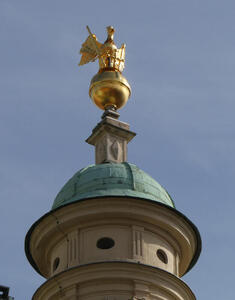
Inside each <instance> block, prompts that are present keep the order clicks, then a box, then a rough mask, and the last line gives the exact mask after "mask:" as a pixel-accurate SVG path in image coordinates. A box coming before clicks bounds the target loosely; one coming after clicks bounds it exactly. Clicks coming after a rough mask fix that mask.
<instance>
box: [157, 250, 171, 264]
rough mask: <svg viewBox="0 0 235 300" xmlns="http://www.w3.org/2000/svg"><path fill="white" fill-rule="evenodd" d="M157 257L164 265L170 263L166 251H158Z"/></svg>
mask: <svg viewBox="0 0 235 300" xmlns="http://www.w3.org/2000/svg"><path fill="white" fill-rule="evenodd" d="M157 257H158V258H159V259H160V261H162V262H163V263H164V264H167V263H168V257H167V255H166V253H165V251H163V250H161V249H158V250H157Z"/></svg>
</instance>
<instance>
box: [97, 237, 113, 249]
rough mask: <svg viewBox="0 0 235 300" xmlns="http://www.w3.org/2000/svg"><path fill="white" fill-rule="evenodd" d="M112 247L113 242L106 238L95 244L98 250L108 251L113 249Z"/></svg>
mask: <svg viewBox="0 0 235 300" xmlns="http://www.w3.org/2000/svg"><path fill="white" fill-rule="evenodd" d="M114 245H115V243H114V240H113V239H111V238H108V237H103V238H101V239H99V240H98V241H97V243H96V247H97V248H99V249H110V248H113V246H114Z"/></svg>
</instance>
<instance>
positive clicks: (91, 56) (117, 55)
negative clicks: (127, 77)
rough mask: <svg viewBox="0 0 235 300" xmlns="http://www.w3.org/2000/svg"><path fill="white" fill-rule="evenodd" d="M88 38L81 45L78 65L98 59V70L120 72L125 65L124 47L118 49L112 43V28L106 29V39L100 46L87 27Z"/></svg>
mask: <svg viewBox="0 0 235 300" xmlns="http://www.w3.org/2000/svg"><path fill="white" fill-rule="evenodd" d="M87 30H88V32H89V36H88V38H87V39H86V41H85V42H84V43H83V44H82V47H81V49H80V54H82V57H81V60H80V63H79V65H80V66H81V65H84V64H87V63H89V62H91V61H92V62H93V61H95V60H96V59H97V58H98V59H99V67H100V69H112V70H117V71H119V72H122V71H123V69H124V64H125V48H126V45H125V44H122V46H121V48H120V49H118V48H117V46H116V45H115V43H114V41H113V36H114V28H113V27H112V26H108V27H107V33H108V37H107V39H106V41H105V42H104V43H103V44H102V43H99V42H98V41H97V38H96V35H95V34H92V33H91V31H90V29H89V27H88V26H87Z"/></svg>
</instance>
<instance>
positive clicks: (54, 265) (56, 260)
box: [53, 257, 60, 272]
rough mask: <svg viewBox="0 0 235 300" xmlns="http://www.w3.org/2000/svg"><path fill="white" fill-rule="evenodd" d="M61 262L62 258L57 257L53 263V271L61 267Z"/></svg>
mask: <svg viewBox="0 0 235 300" xmlns="http://www.w3.org/2000/svg"><path fill="white" fill-rule="evenodd" d="M59 264H60V259H59V257H56V259H55V260H54V263H53V272H55V270H56V269H57V268H58V267H59Z"/></svg>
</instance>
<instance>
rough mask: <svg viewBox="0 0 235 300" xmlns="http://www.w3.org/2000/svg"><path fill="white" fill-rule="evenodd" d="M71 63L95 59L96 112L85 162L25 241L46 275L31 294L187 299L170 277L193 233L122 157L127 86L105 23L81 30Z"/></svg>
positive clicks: (187, 265) (188, 255) (191, 250)
mask: <svg viewBox="0 0 235 300" xmlns="http://www.w3.org/2000/svg"><path fill="white" fill-rule="evenodd" d="M88 31H89V36H88V38H87V40H86V41H85V42H84V43H83V45H82V48H81V50H80V53H81V54H82V57H81V61H80V65H83V64H86V63H88V62H90V61H94V60H96V59H98V60H99V71H98V73H97V74H96V75H95V76H94V77H93V78H92V80H91V84H90V89H89V94H90V97H91V99H92V100H93V102H94V103H95V104H96V105H97V106H98V107H99V108H101V109H103V110H104V113H103V115H102V119H101V121H100V122H99V123H98V124H97V126H96V127H95V128H94V129H93V131H92V133H91V135H90V136H89V137H88V139H87V140H86V142H87V143H88V144H90V145H92V146H94V148H95V164H94V165H90V166H87V167H85V168H83V169H81V170H79V171H78V172H77V173H75V174H74V175H73V176H72V178H71V179H69V181H68V182H67V183H66V184H65V185H64V187H63V188H62V189H61V190H60V192H59V193H58V195H57V196H56V198H55V200H54V203H53V206H52V209H51V210H50V211H49V212H48V213H46V214H45V215H44V216H42V217H41V218H40V219H39V220H38V221H36V222H35V223H34V224H33V225H32V226H31V228H30V230H29V231H28V233H27V235H26V239H25V251H26V255H27V258H28V260H29V262H30V263H31V265H32V266H33V268H34V269H35V270H36V271H37V272H38V273H39V274H41V275H42V276H43V277H45V278H46V281H45V283H44V284H42V285H41V286H40V287H39V288H38V290H37V291H36V292H35V294H34V295H33V298H32V299H33V300H58V299H63V300H78V299H79V300H134V299H135V300H140V299H141V300H153V299H154V300H195V299H196V298H195V295H194V294H193V292H192V291H191V290H190V288H189V287H188V286H187V285H186V284H185V283H184V282H183V281H182V280H181V279H180V278H181V277H182V276H183V275H184V274H185V273H187V272H188V271H189V270H190V269H191V268H192V267H193V266H194V264H195V263H196V262H197V259H198V257H199V254H200V250H201V238H200V234H199V232H198V230H197V228H196V227H195V225H194V224H193V223H192V222H191V221H190V220H189V219H188V218H187V217H185V216H184V215H183V214H182V213H180V212H179V211H178V210H176V208H175V204H174V202H173V200H172V199H171V197H170V195H169V194H168V192H167V191H166V190H165V189H164V188H163V187H162V186H161V185H160V184H159V183H158V182H157V181H155V180H154V179H153V178H152V177H151V176H150V175H148V174H147V173H145V172H144V171H143V170H141V169H139V168H138V167H137V166H136V165H134V164H132V163H129V162H128V161H127V144H128V143H129V142H130V141H131V140H132V139H133V138H134V137H135V133H134V132H132V131H131V130H130V127H129V124H127V123H124V122H122V121H120V120H119V113H118V109H119V108H121V107H123V106H124V105H125V104H126V102H127V100H128V98H129V97H130V94H131V88H130V85H129V83H128V81H127V80H126V78H125V77H124V76H123V75H122V71H123V69H124V63H125V45H122V46H121V48H120V49H118V48H117V47H116V45H115V44H114V41H113V35H114V29H113V27H111V26H109V27H107V32H108V37H107V40H106V41H105V42H104V43H103V44H102V43H99V42H98V41H97V38H96V36H95V35H94V34H92V33H91V31H90V29H89V28H88Z"/></svg>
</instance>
